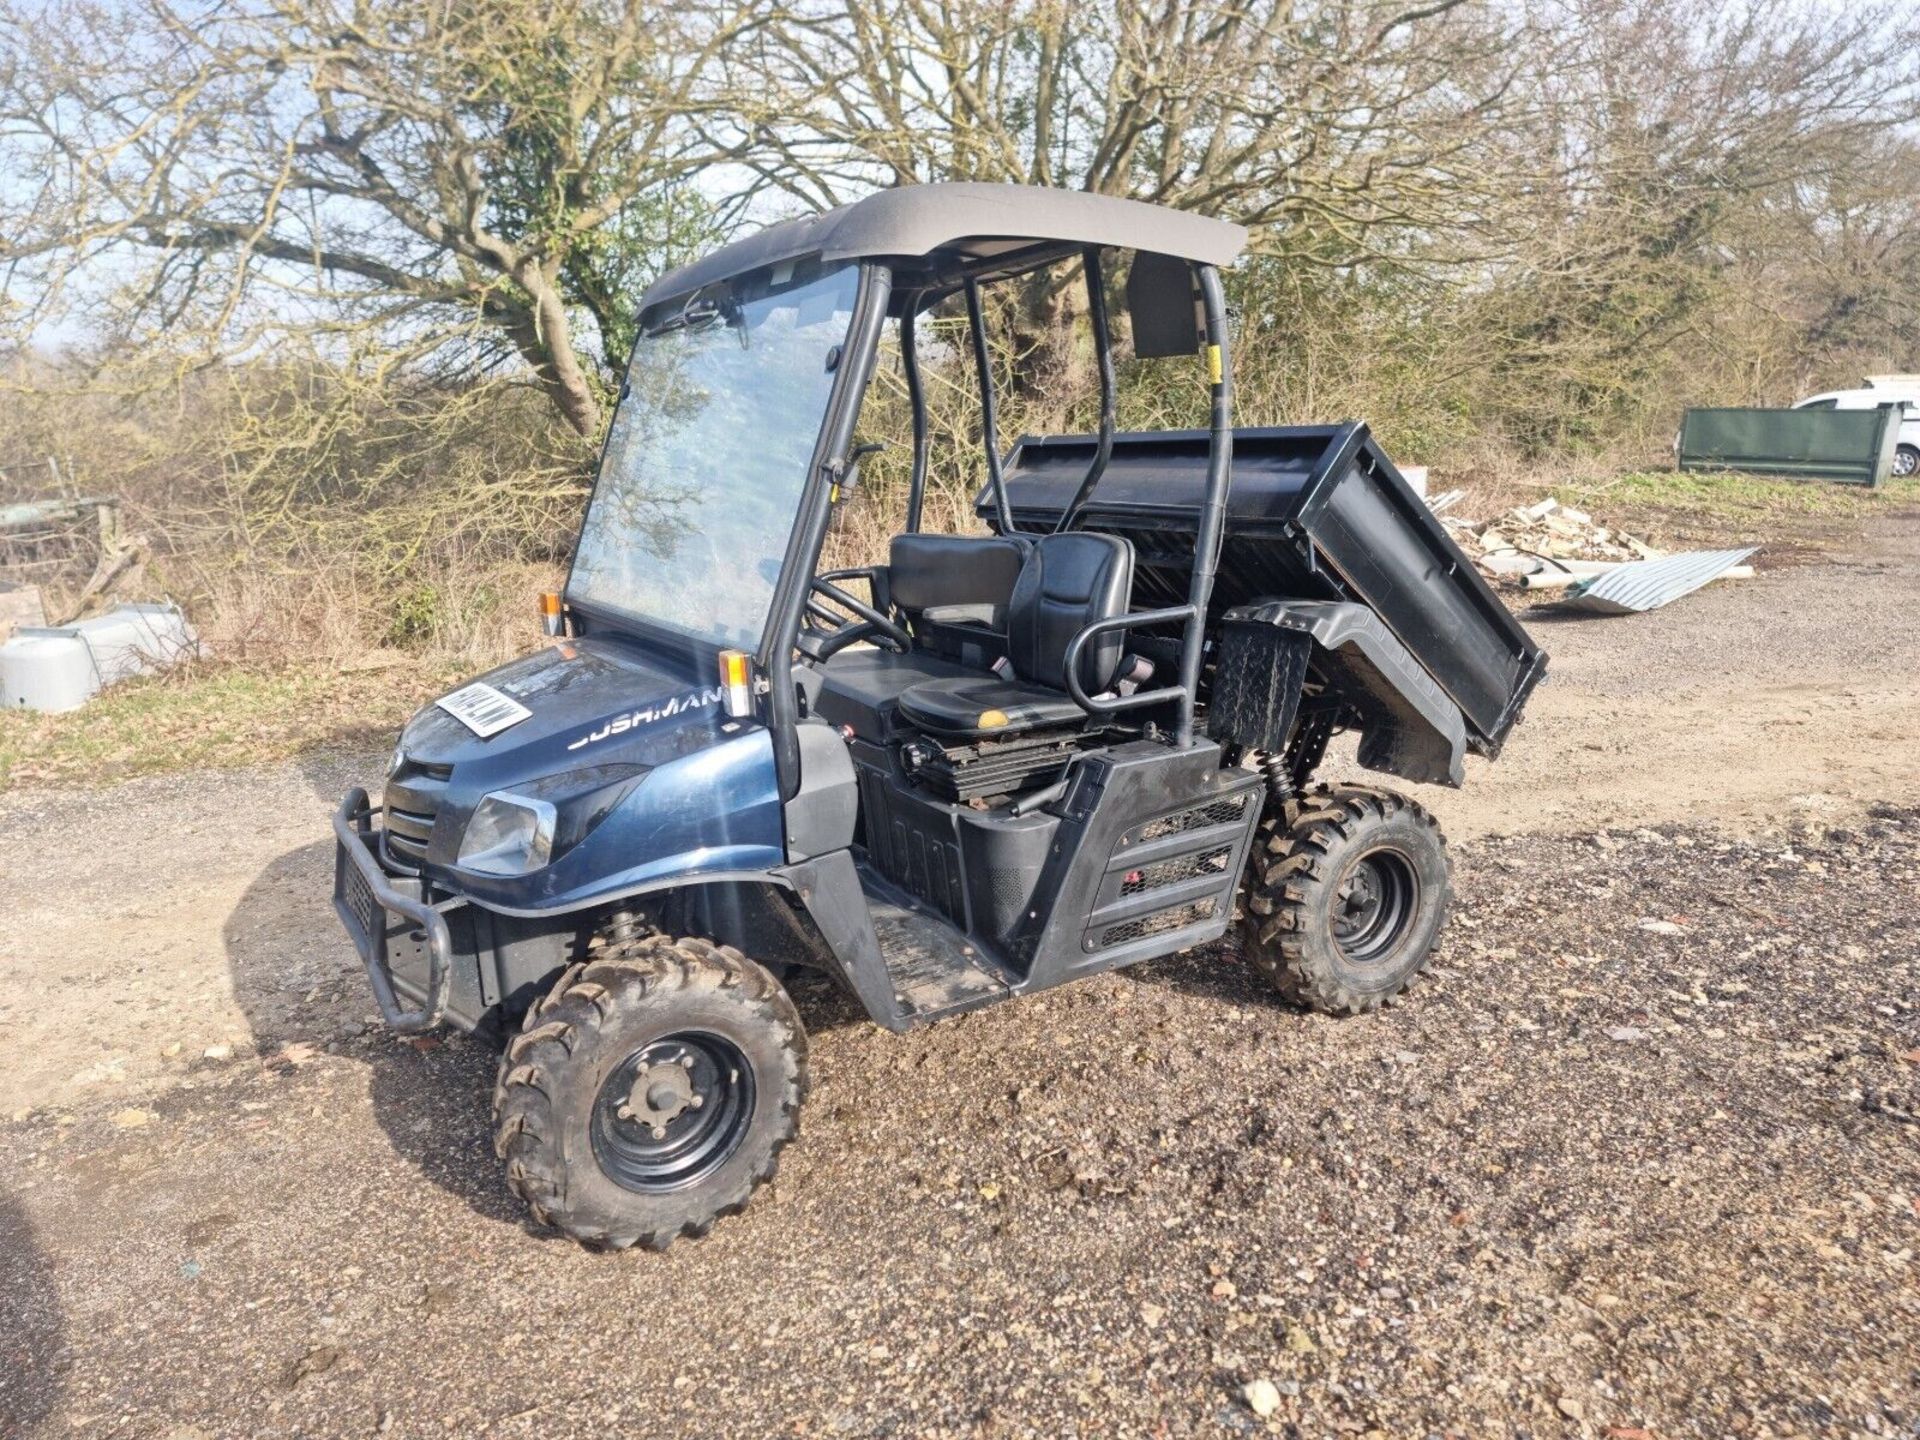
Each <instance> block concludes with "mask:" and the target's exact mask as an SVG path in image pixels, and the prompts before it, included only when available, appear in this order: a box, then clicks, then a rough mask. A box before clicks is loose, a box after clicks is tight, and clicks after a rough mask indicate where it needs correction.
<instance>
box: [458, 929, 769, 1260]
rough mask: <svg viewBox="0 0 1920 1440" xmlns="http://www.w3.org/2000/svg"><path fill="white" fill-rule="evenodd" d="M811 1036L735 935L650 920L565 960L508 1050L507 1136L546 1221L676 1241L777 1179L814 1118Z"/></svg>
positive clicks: (501, 1146)
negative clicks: (802, 1125)
mask: <svg viewBox="0 0 1920 1440" xmlns="http://www.w3.org/2000/svg"><path fill="white" fill-rule="evenodd" d="M806 1088H807V1038H806V1030H805V1029H804V1027H803V1026H802V1025H801V1023H800V1017H799V1015H798V1014H797V1013H796V1012H795V1010H794V1008H793V1003H792V1001H790V1000H789V999H788V998H787V995H786V992H785V991H784V990H782V989H781V988H780V985H779V982H777V981H776V980H775V979H774V978H773V977H772V976H771V975H770V974H768V973H767V971H766V970H765V969H764V968H762V967H761V966H759V965H757V964H755V963H754V962H753V961H751V960H749V959H747V957H746V956H744V955H742V954H741V953H740V952H739V951H738V950H734V949H732V948H731V947H729V946H724V945H713V944H709V943H708V942H706V941H704V940H691V939H675V938H674V937H672V936H667V935H657V934H656V935H643V936H636V937H634V938H631V939H627V940H621V941H617V942H613V943H610V944H608V945H606V946H605V947H603V948H601V949H599V950H598V951H597V952H596V953H595V955H594V957H593V958H592V959H590V960H588V961H587V962H586V963H585V964H582V965H575V966H572V967H570V968H568V969H567V970H565V971H564V972H562V973H561V975H560V977H559V979H557V980H556V981H555V982H554V985H553V988H552V989H551V990H550V991H549V992H548V994H547V995H546V996H544V997H542V998H541V999H540V1000H539V1001H538V1002H536V1003H535V1005H534V1006H533V1008H532V1009H531V1010H529V1011H528V1013H527V1018H526V1021H525V1022H524V1025H523V1027H522V1029H521V1031H520V1033H519V1034H518V1035H516V1036H515V1037H514V1038H513V1039H512V1041H511V1042H509V1044H508V1046H507V1050H506V1053H505V1055H503V1056H502V1057H501V1060H500V1078H499V1082H498V1084H497V1085H496V1086H495V1088H494V1100H493V1114H494V1149H495V1150H496V1152H497V1153H498V1154H499V1156H500V1158H501V1159H502V1160H504V1161H505V1162H506V1165H507V1184H508V1186H509V1187H510V1188H511V1189H512V1190H513V1191H514V1193H515V1194H517V1195H518V1196H520V1198H521V1199H523V1200H525V1201H526V1202H527V1206H528V1208H529V1209H530V1210H531V1211H532V1212H533V1216H534V1218H535V1219H536V1220H538V1221H539V1222H540V1223H542V1224H544V1225H551V1226H553V1227H554V1228H555V1229H557V1230H560V1231H563V1232H564V1233H566V1234H567V1235H570V1236H572V1237H573V1238H574V1239H575V1240H578V1241H580V1242H581V1243H582V1244H584V1245H589V1246H593V1247H595V1248H601V1249H610V1250H621V1249H626V1248H627V1247H629V1246H632V1245H644V1246H646V1247H647V1248H649V1249H652V1250H664V1249H666V1248H667V1246H668V1245H670V1244H672V1243H673V1241H674V1240H675V1239H677V1238H678V1237H679V1236H681V1235H695V1236H699V1235H705V1234H706V1233H707V1231H708V1230H709V1229H711V1228H712V1226H713V1222H714V1221H715V1220H717V1219H718V1218H719V1217H721V1216H723V1215H730V1214H733V1213H735V1212H736V1211H738V1210H740V1209H742V1208H744V1207H745V1205H746V1203H747V1200H748V1199H749V1197H750V1196H751V1195H752V1194H753V1192H754V1191H755V1190H756V1189H758V1188H759V1187H760V1186H761V1185H762V1184H764V1183H765V1182H766V1181H768V1180H770V1179H772V1178H773V1173H774V1169H775V1166H776V1165H777V1163H778V1160H779V1154H780V1151H781V1149H782V1148H783V1147H784V1146H785V1145H786V1144H787V1142H788V1141H789V1140H791V1139H793V1137H794V1135H795V1134H796V1133H797V1131H798V1129H799V1114H800V1104H801V1101H802V1100H803V1099H804V1098H805V1095H806Z"/></svg>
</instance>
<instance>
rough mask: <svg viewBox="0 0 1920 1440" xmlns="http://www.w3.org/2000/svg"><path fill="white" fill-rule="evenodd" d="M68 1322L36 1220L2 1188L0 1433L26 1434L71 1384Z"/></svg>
mask: <svg viewBox="0 0 1920 1440" xmlns="http://www.w3.org/2000/svg"><path fill="white" fill-rule="evenodd" d="M66 1341H67V1327H66V1320H65V1317H64V1315H63V1314H62V1312H61V1309H60V1297H59V1295H58V1294H57V1293H56V1292H55V1290H54V1286H53V1274H52V1265H51V1262H50V1261H49V1260H48V1258H47V1255H46V1252H45V1251H44V1250H42V1249H41V1248H40V1240H39V1236H38V1235H37V1234H36V1233H35V1231H34V1226H33V1221H32V1220H30V1219H29V1218H28V1217H27V1213H26V1211H25V1210H24V1209H22V1208H21V1206H20V1203H19V1202H18V1201H17V1200H15V1199H14V1198H13V1197H12V1196H10V1195H7V1194H5V1193H4V1192H0V1435H26V1434H29V1433H31V1432H32V1430H33V1429H34V1427H35V1426H36V1425H38V1424H39V1423H40V1422H41V1421H42V1420H45V1419H46V1418H47V1417H48V1416H49V1415H51V1414H52V1413H53V1411H54V1408H55V1406H57V1405H58V1404H59V1402H60V1396H61V1394H62V1392H63V1391H64V1390H65V1389H66V1378H67V1368H68V1365H69V1363H70V1362H69V1359H68V1356H67V1353H66Z"/></svg>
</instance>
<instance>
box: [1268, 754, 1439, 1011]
mask: <svg viewBox="0 0 1920 1440" xmlns="http://www.w3.org/2000/svg"><path fill="white" fill-rule="evenodd" d="M1450 883H1451V870H1450V867H1449V865H1448V863H1447V844H1446V841H1445V839H1443V838H1442V836H1441V834H1440V827H1439V826H1438V825H1437V824H1435V823H1434V819H1433V817H1432V816H1431V815H1429V814H1428V813H1427V812H1426V811H1425V810H1423V809H1421V808H1420V806H1418V805H1416V804H1415V803H1414V802H1413V801H1411V800H1409V799H1407V798H1406V797H1405V796H1403V795H1397V794H1395V793H1394V792H1393V791H1391V790H1375V789H1371V788H1367V787H1362V786H1357V785H1344V786H1339V787H1337V788H1335V787H1327V786H1320V787H1316V788H1315V789H1314V790H1312V791H1310V792H1308V793H1307V794H1306V795H1305V796H1303V797H1302V798H1301V799H1300V800H1298V801H1295V802H1293V803H1291V804H1289V805H1288V806H1287V807H1286V812H1285V813H1284V814H1280V815H1273V816H1269V817H1267V818H1266V819H1264V820H1262V821H1261V826H1260V834H1259V836H1258V837H1257V840H1256V844H1255V847H1254V853H1253V856H1252V858H1251V859H1250V860H1249V862H1248V874H1247V888H1246V897H1245V903H1244V905H1243V908H1242V919H1241V945H1242V948H1244V949H1245V951H1246V952H1247V954H1248V955H1249V956H1250V957H1251V958H1252V960H1253V962H1254V964H1255V965H1256V966H1258V967H1259V969H1260V970H1261V972H1262V973H1263V974H1265V975H1266V977H1267V979H1268V980H1269V981H1271V982H1272V984H1273V986H1274V988H1275V989H1277V990H1278V991H1279V992H1280V993H1281V994H1282V995H1284V996H1286V998H1287V999H1289V1000H1291V1001H1293V1002H1294V1003H1295V1004H1299V1005H1305V1006H1308V1007H1310V1008H1312V1009H1315V1010H1321V1011H1324V1012H1326V1013H1327V1014H1329V1015H1358V1014H1362V1013H1364V1012H1365V1011H1369V1010H1377V1009H1379V1008H1380V1007H1381V1006H1382V1005H1386V1004H1389V1003H1391V1002H1392V1001H1393V1000H1394V999H1395V998H1396V997H1397V996H1399V995H1400V993H1401V992H1402V991H1404V990H1405V989H1406V988H1407V986H1409V985H1410V984H1412V983H1413V981H1414V979H1415V978H1416V977H1417V976H1418V975H1419V974H1420V972H1421V971H1422V970H1424V969H1425V968H1426V965H1427V961H1428V958H1429V957H1430V956H1431V955H1432V953H1433V946H1434V942H1435V941H1436V940H1437V939H1438V938H1439V935H1440V929H1441V927H1442V926H1443V925H1444V924H1445V923H1446V918H1447V902H1448V898H1449V893H1450V891H1449V887H1450Z"/></svg>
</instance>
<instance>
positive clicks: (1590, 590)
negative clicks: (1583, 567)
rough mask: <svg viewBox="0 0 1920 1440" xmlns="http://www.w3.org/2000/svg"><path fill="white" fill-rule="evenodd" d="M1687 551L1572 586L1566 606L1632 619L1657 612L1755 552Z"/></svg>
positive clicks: (1749, 549) (1751, 550) (1752, 550)
mask: <svg viewBox="0 0 1920 1440" xmlns="http://www.w3.org/2000/svg"><path fill="white" fill-rule="evenodd" d="M1758 548H1759V547H1757V546H1752V545H1750V546H1748V547H1747V548H1746V549H1745V550H1690V551H1688V552H1687V553H1686V554H1684V555H1669V556H1667V557H1666V558H1665V559H1664V560H1640V561H1636V562H1635V563H1634V564H1632V565H1622V566H1621V567H1620V568H1619V569H1618V570H1609V571H1608V572H1607V573H1606V574H1604V575H1599V576H1595V577H1594V579H1592V580H1591V581H1585V582H1582V583H1581V584H1578V585H1575V586H1574V587H1573V588H1572V589H1571V590H1570V591H1569V592H1568V594H1567V600H1566V603H1567V604H1568V605H1571V606H1572V607H1573V608H1574V609H1576V610H1591V611H1594V612H1595V613H1597V614H1600V615H1634V614H1638V613H1640V612H1641V611H1644V610H1658V609H1659V608H1660V607H1661V606H1662V605H1669V604H1671V603H1673V602H1674V601H1675V600H1678V599H1679V598H1680V597H1681V596H1682V595H1690V594H1692V593H1693V592H1694V591H1695V590H1698V589H1699V588H1700V587H1701V586H1702V585H1705V584H1706V583H1707V582H1708V581H1710V580H1713V579H1715V578H1716V577H1717V576H1719V575H1721V574H1723V573H1725V572H1726V571H1728V570H1731V569H1732V568H1733V567H1734V566H1736V565H1738V564H1739V563H1740V562H1741V561H1742V560H1745V559H1746V558H1747V557H1748V556H1749V555H1751V554H1753V552H1754V551H1755V550H1756V549H1758Z"/></svg>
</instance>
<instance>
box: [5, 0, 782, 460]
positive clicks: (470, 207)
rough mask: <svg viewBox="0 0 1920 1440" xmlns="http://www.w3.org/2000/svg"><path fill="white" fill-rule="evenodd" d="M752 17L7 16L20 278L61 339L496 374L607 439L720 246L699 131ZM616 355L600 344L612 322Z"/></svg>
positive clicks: (259, 8)
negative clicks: (696, 274)
mask: <svg viewBox="0 0 1920 1440" xmlns="http://www.w3.org/2000/svg"><path fill="white" fill-rule="evenodd" d="M762 8H763V7H758V6H755V5H754V4H753V3H751V0H720V3H719V4H713V5H710V4H704V3H695V4H665V3H656V0H560V3H558V4H552V5H545V4H543V5H537V6H536V5H532V4H527V3H520V0H461V3H459V4H447V5H425V4H410V3H366V0H359V3H356V0H267V3H265V4H262V5H240V4H231V3H216V4H213V5H190V4H180V3H175V0H140V3H136V4H134V5H131V6H122V5H117V4H107V3H95V0H75V3H68V4H60V5H56V6H54V7H51V8H48V7H41V6H32V5H28V6H21V5H19V4H16V3H15V0H0V51H4V52H5V53H6V55H8V56H9V57H10V58H9V59H7V60H6V61H4V62H0V168H4V169H5V170H6V171H7V172H8V173H10V174H12V175H14V176H16V177H20V178H19V179H16V180H15V181H13V182H10V183H9V184H7V185H5V186H0V262H4V263H5V266H6V269H5V272H4V273H5V276H6V288H5V291H4V292H0V293H3V294H4V296H5V298H6V299H7V300H9V301H11V302H12V304H13V306H14V310H15V313H14V315H13V317H12V318H13V320H14V322H15V325H16V327H17V328H20V329H24V328H25V327H26V326H29V325H33V324H37V323H44V322H45V321H46V320H47V319H49V318H50V317H53V316H57V315H65V316H68V317H72V316H74V315H76V314H77V315H79V316H80V317H81V318H82V319H86V320H92V321H107V322H110V324H111V327H112V329H113V330H114V331H115V333H117V334H121V335H131V336H133V337H135V338H147V339H161V340H164V341H166V342H167V343H169V344H171V345H175V346H178V345H179V344H180V343H181V341H182V340H183V339H193V340H196V341H198V342H199V344H200V348H201V349H202V350H204V351H205V352H206V353H208V354H210V355H222V356H232V355H235V354H244V353H248V352H249V350H251V349H253V348H255V347H257V346H258V345H259V344H261V343H263V342H266V341H268V340H270V339H271V337H272V336H273V335H274V334H275V333H276V332H280V331H283V330H285V329H287V328H288V327H298V328H303V329H305V330H307V331H309V332H317V333H320V334H322V335H329V334H330V335H333V336H336V337H339V338H340V340H341V343H343V344H344V343H347V342H348V340H349V339H350V338H351V337H352V336H354V335H356V334H360V335H365V334H375V335H377V337H378V341H379V344H380V345H381V346H382V347H383V348H384V349H386V350H388V351H391V352H395V353H399V354H406V355H420V354H432V355H434V356H436V357H438V358H440V359H443V360H444V359H447V358H449V357H453V358H458V359H463V360H466V361H470V362H471V361H480V362H485V361H486V360H487V358H488V357H489V356H490V355H492V354H493V353H494V352H495V350H496V349H498V348H500V346H501V345H502V343H503V342H504V345H505V346H506V347H509V348H510V350H511V352H513V353H516V354H517V355H518V356H519V357H520V358H521V359H523V360H524V361H525V362H526V364H527V365H528V366H530V367H531V369H532V371H533V373H534V374H535V375H536V376H537V377H538V380H539V383H540V384H541V386H542V387H543V388H544V389H545V390H546V392H547V394H548V395H549V396H550V397H551V399H552V401H553V403H554V404H555V405H556V406H557V407H558V408H559V409H560V411H561V412H562V413H563V414H564V415H565V416H566V418H567V420H568V422H569V423H570V424H571V425H572V426H573V427H574V428H575V429H576V430H577V431H579V432H580V433H581V434H583V435H593V434H596V433H597V432H598V430H599V428H600V423H601V408H602V389H603V374H602V373H597V372H599V371H600V367H599V366H596V365H595V363H594V362H593V361H592V360H590V359H587V358H585V357H584V356H583V355H582V354H581V353H580V351H581V350H582V349H583V348H585V347H596V348H597V349H598V351H599V358H600V360H601V361H602V362H604V365H605V367H606V368H607V369H617V367H618V366H619V364H620V363H622V362H623V360H624V355H625V351H626V349H627V347H628V345H629V343H630V340H631V326H632V320H633V314H632V308H633V302H634V299H635V298H636V296H637V294H638V292H639V290H640V288H641V285H642V282H643V281H644V280H645V278H646V277H647V274H648V272H650V271H651V270H653V269H656V268H658V267H659V266H661V265H662V264H664V263H666V262H668V261H670V260H672V259H673V258H675V255H676V252H677V251H678V250H680V249H683V248H684V247H685V245H686V244H687V243H688V242H689V240H690V239H691V240H696V241H697V240H698V239H700V238H703V237H704V236H705V235H706V234H707V233H708V231H709V229H710V227H711V224H712V223H713V220H714V218H715V217H714V215H713V213H712V208H711V206H710V205H709V203H708V201H707V200H706V198H705V197H704V196H703V195H702V194H701V193H700V192H699V191H698V190H696V189H695V188H694V187H693V186H692V185H691V180H692V177H694V176H696V175H698V174H700V173H701V172H702V171H704V170H705V169H706V168H707V167H709V166H710V165H712V164H713V163H714V162H715V161H717V160H719V159H721V158H723V157H722V155H721V153H720V152H718V151H717V150H716V148H715V146H714V145H713V144H712V143H710V142H709V141H708V140H706V139H705V138H703V137H702V135H701V133H700V130H699V127H698V126H697V125H696V123H695V122H696V121H698V120H699V119H700V117H702V116H703V115H705V114H708V113H710V112H712V111H714V110H716V109H718V108H719V107H720V106H721V105H722V104H723V103H724V102H723V100H722V99H721V98H720V97H719V96H718V95H717V94H716V92H715V90H714V87H713V85H712V83H711V80H712V75H713V72H714V70H715V69H716V64H715V62H716V59H717V57H719V56H720V55H721V54H723V53H724V52H725V51H726V50H727V49H728V48H729V47H730V46H733V45H736V44H739V43H740V41H741V38H742V36H743V35H745V34H747V33H748V32H750V31H751V30H752V29H753V28H754V27H755V26H756V25H758V24H760V23H762V21H761V18H760V17H759V15H758V14H757V12H758V11H759V10H761V9H762ZM583 320H584V321H585V323H587V324H588V325H589V326H590V327H591V330H592V331H593V332H597V333H593V334H589V335H588V336H587V337H585V339H584V340H583V338H582V337H581V336H580V335H579V334H577V333H576V332H577V330H578V328H579V325H580V323H581V322H582V321H583Z"/></svg>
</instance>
